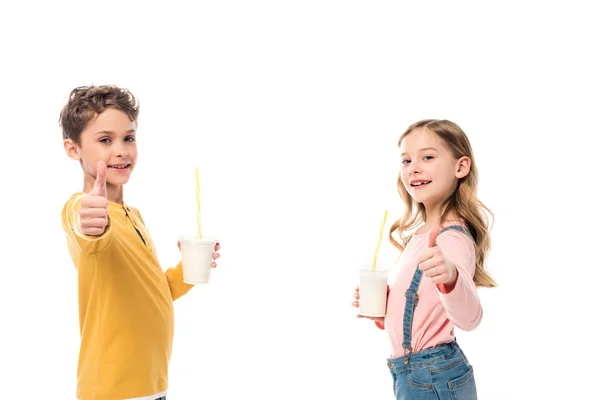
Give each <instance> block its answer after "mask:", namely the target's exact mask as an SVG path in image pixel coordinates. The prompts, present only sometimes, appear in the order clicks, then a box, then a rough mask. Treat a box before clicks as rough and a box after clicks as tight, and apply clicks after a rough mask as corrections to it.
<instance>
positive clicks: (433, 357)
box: [388, 341, 477, 400]
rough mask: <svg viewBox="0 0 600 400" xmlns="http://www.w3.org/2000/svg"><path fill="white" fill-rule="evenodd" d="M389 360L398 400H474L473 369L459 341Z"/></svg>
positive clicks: (475, 394) (475, 395) (475, 396)
mask: <svg viewBox="0 0 600 400" xmlns="http://www.w3.org/2000/svg"><path fill="white" fill-rule="evenodd" d="M405 358H406V357H398V358H392V359H388V367H389V368H390V372H391V373H392V378H393V381H394V395H395V396H396V399H397V400H408V399H410V400H442V399H443V400H445V399H459V400H471V399H473V400H475V399H477V389H476V386H475V377H474V375H473V367H471V365H470V364H469V361H468V360H467V357H466V356H465V355H464V353H463V352H462V350H461V349H460V347H458V344H457V343H456V341H454V342H452V343H446V344H441V345H439V346H436V347H434V348H431V349H425V350H422V351H418V352H416V353H412V354H411V355H410V360H409V362H408V363H405Z"/></svg>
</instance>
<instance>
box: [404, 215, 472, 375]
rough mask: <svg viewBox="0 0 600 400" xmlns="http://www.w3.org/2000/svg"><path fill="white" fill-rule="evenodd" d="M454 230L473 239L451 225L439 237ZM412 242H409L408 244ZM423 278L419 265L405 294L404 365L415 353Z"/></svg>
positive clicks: (461, 228)
mask: <svg viewBox="0 0 600 400" xmlns="http://www.w3.org/2000/svg"><path fill="white" fill-rule="evenodd" d="M449 229H453V230H456V231H459V232H462V233H464V234H465V235H467V236H469V237H470V238H471V239H473V236H472V235H471V233H470V232H469V231H468V230H466V229H465V228H463V227H462V226H459V225H450V226H447V227H445V228H443V229H441V230H440V232H439V233H438V236H439V235H441V234H442V233H443V232H445V231H447V230H449ZM409 241H410V238H409V240H408V241H407V243H408V242H409ZM422 276H423V271H421V269H420V268H419V265H417V269H416V270H415V274H414V275H413V278H412V281H411V282H410V286H409V287H408V289H407V290H406V292H405V293H404V296H405V297H406V304H405V305H404V324H403V333H404V341H403V342H402V347H403V348H404V356H405V357H404V364H408V362H409V358H410V354H411V353H412V352H413V348H412V347H411V340H412V323H413V318H414V315H415V307H416V306H417V303H418V302H419V295H418V294H417V292H418V291H419V284H420V283H421V277H422Z"/></svg>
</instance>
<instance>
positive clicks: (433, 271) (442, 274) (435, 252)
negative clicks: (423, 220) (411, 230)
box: [418, 228, 458, 293]
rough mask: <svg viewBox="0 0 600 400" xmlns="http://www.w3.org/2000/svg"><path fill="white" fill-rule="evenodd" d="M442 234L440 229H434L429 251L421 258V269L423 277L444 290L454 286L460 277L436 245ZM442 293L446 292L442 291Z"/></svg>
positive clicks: (430, 238)
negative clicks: (438, 237) (445, 286)
mask: <svg viewBox="0 0 600 400" xmlns="http://www.w3.org/2000/svg"><path fill="white" fill-rule="evenodd" d="M439 232H440V228H433V229H432V230H431V232H430V233H429V243H428V247H427V249H425V251H424V252H423V253H422V254H421V256H420V257H419V260H418V261H419V268H420V269H421V271H423V275H425V276H426V277H428V278H430V279H431V282H433V283H435V284H440V285H438V287H440V288H441V289H443V288H444V284H445V285H447V286H454V284H455V283H456V279H457V277H458V272H457V271H456V266H455V265H454V264H452V263H451V262H450V261H448V259H447V258H446V257H445V256H444V253H442V250H441V249H440V248H439V247H438V245H437V243H436V238H437V236H438V234H439ZM442 292H444V293H445V292H446V291H445V290H442Z"/></svg>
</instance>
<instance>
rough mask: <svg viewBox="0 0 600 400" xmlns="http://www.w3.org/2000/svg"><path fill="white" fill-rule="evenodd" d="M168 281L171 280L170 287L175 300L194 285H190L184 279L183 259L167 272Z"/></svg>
mask: <svg viewBox="0 0 600 400" xmlns="http://www.w3.org/2000/svg"><path fill="white" fill-rule="evenodd" d="M165 275H166V276H167V281H168V282H169V289H170V290H171V297H172V298H173V301H175V300H177V299H178V298H180V297H181V296H183V295H184V294H186V293H187V292H189V291H190V289H192V288H193V287H194V285H190V284H188V283H185V282H184V281H183V269H182V267H181V261H179V263H177V265H176V266H175V267H173V268H169V269H168V270H167V272H165Z"/></svg>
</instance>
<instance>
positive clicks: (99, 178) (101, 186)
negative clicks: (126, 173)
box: [88, 161, 108, 198]
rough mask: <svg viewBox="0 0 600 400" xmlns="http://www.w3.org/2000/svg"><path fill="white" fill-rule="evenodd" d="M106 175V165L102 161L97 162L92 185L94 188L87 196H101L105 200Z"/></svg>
mask: <svg viewBox="0 0 600 400" xmlns="http://www.w3.org/2000/svg"><path fill="white" fill-rule="evenodd" d="M107 174H108V171H107V168H106V164H105V163H104V161H98V166H97V167H96V183H94V188H93V189H92V191H91V192H90V193H89V194H88V195H89V196H102V197H104V198H106V175H107Z"/></svg>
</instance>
